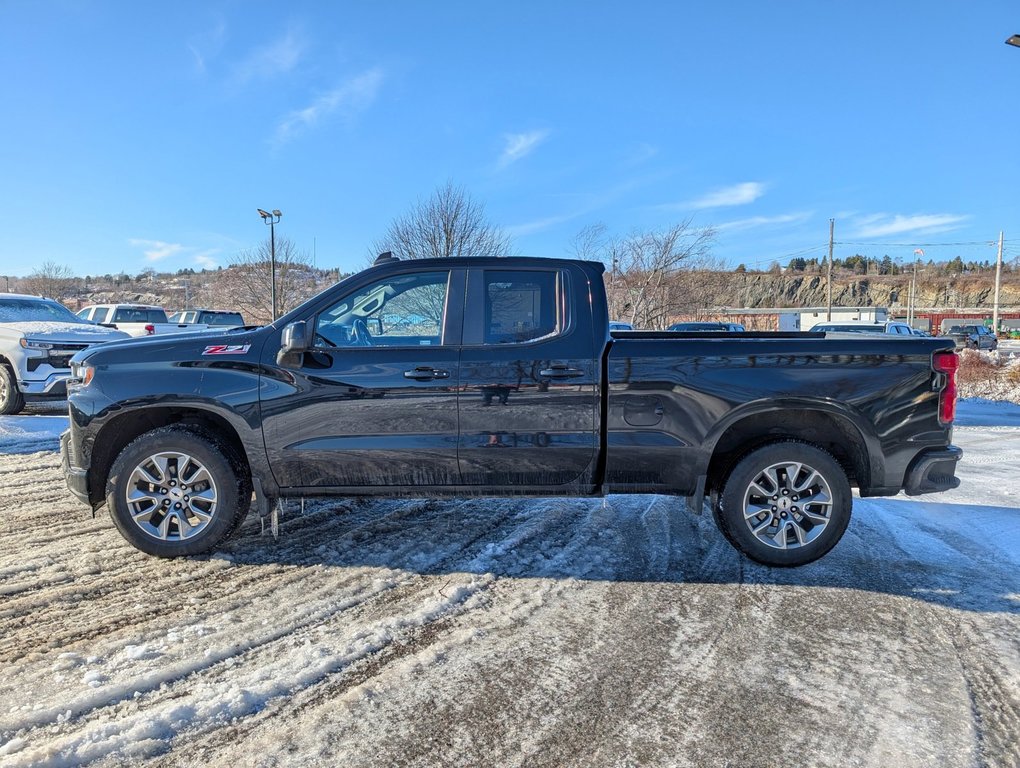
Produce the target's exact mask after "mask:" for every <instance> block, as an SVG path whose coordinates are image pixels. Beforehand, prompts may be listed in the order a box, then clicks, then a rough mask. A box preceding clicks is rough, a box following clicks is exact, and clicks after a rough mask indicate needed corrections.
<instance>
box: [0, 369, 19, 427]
mask: <svg viewBox="0 0 1020 768" xmlns="http://www.w3.org/2000/svg"><path fill="white" fill-rule="evenodd" d="M24 407H25V396H24V395H22V394H21V392H20V391H19V390H18V380H17V378H16V377H15V376H14V371H13V370H11V367H10V366H9V365H8V364H7V363H0V414H2V415H4V416H10V415H11V414H15V413H21V410H22V409H23V408H24Z"/></svg>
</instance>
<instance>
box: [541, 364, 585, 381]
mask: <svg viewBox="0 0 1020 768" xmlns="http://www.w3.org/2000/svg"><path fill="white" fill-rule="evenodd" d="M538 375H539V376H541V377H543V378H546V379H576V378H577V377H578V376H584V371H582V370H581V369H580V368H568V367H567V366H565V365H554V366H553V367H552V368H543V369H542V370H540V371H539V372H538Z"/></svg>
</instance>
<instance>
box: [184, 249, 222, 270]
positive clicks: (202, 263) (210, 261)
mask: <svg viewBox="0 0 1020 768" xmlns="http://www.w3.org/2000/svg"><path fill="white" fill-rule="evenodd" d="M219 252H220V249H219V248H212V249H210V250H208V251H202V252H200V253H196V254H195V255H194V256H192V257H191V260H192V262H194V264H195V265H197V266H199V267H202V268H204V269H212V268H213V267H218V266H219V265H220V263H219V261H217V260H216V259H215V258H213V257H214V256H216V254H218V253H219Z"/></svg>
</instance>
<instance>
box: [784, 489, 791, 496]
mask: <svg viewBox="0 0 1020 768" xmlns="http://www.w3.org/2000/svg"><path fill="white" fill-rule="evenodd" d="M783 495H784V496H789V495H790V492H789V491H788V490H786V489H785V488H784V489H783Z"/></svg>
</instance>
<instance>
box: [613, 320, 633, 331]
mask: <svg viewBox="0 0 1020 768" xmlns="http://www.w3.org/2000/svg"><path fill="white" fill-rule="evenodd" d="M609 330H610V331H633V330H634V326H633V325H631V324H630V323H625V322H623V321H622V320H610V321H609Z"/></svg>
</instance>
